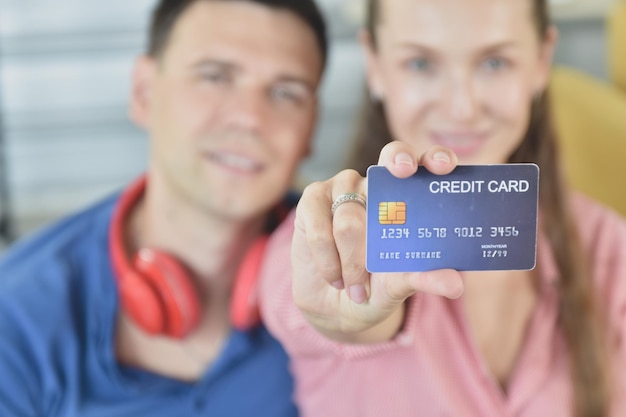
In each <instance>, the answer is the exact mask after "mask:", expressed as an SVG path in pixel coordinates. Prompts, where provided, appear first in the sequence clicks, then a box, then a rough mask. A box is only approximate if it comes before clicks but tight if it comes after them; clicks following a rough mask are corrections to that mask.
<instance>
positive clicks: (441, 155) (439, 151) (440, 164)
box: [419, 146, 459, 175]
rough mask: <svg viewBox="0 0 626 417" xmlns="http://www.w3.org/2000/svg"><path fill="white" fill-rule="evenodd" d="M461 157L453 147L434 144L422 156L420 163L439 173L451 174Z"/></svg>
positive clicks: (434, 172)
mask: <svg viewBox="0 0 626 417" xmlns="http://www.w3.org/2000/svg"><path fill="white" fill-rule="evenodd" d="M458 163H459V159H458V157H457V156H456V154H455V153H454V151H452V150H451V149H448V148H445V147H443V146H433V147H431V148H430V149H428V150H427V151H426V152H424V154H423V155H422V156H421V157H420V160H419V165H421V166H423V167H424V168H426V169H427V170H428V171H430V172H432V173H433V174H437V175H445V174H449V173H450V172H452V171H453V170H454V168H456V166H457V164H458Z"/></svg>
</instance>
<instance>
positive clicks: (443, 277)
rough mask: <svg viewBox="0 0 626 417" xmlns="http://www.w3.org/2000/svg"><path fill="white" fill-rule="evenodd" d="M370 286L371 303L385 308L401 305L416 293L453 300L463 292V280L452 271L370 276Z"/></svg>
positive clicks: (441, 270)
mask: <svg viewBox="0 0 626 417" xmlns="http://www.w3.org/2000/svg"><path fill="white" fill-rule="evenodd" d="M371 285H372V296H371V301H372V302H373V303H377V304H379V305H387V306H394V305H397V304H401V303H403V302H404V301H405V300H406V299H407V298H409V297H410V296H412V295H413V294H415V293H416V292H418V291H419V292H422V293H425V294H432V295H439V296H442V297H447V298H451V299H454V298H458V297H460V296H461V295H462V294H463V290H464V284H463V278H462V276H461V274H460V273H459V272H458V271H456V270H454V269H439V270H435V271H427V272H403V273H384V274H383V273H381V274H372V284H371Z"/></svg>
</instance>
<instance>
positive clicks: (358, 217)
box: [333, 171, 369, 304]
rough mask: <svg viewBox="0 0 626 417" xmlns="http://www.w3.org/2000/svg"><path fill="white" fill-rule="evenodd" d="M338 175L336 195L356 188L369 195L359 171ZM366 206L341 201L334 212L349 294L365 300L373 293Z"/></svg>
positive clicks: (335, 232)
mask: <svg viewBox="0 0 626 417" xmlns="http://www.w3.org/2000/svg"><path fill="white" fill-rule="evenodd" d="M347 173H348V174H350V175H344V176H338V177H337V180H338V181H336V182H335V186H334V187H333V197H334V198H337V197H339V196H340V195H341V194H343V193H346V192H355V193H357V194H360V195H362V196H363V197H365V198H366V197H367V193H366V183H365V179H364V178H363V177H361V176H359V175H358V174H356V172H355V171H352V172H351V171H347ZM365 224H366V211H365V208H364V207H363V206H362V205H361V204H359V203H357V202H354V201H349V202H346V203H343V204H341V205H340V206H338V207H337V208H336V209H335V212H334V215H333V236H334V239H335V245H336V248H337V252H338V253H339V258H340V260H341V275H342V279H343V285H344V286H345V288H346V289H347V293H348V296H349V297H350V299H351V300H352V301H354V302H356V303H359V304H360V303H363V302H364V301H365V300H367V298H368V296H369V295H368V294H369V273H368V272H367V270H366V269H365Z"/></svg>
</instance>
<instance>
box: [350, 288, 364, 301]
mask: <svg viewBox="0 0 626 417" xmlns="http://www.w3.org/2000/svg"><path fill="white" fill-rule="evenodd" d="M366 297H367V294H366V293H365V287H364V286H362V285H358V284H357V285H352V286H351V287H350V299H352V301H354V302H355V303H357V304H362V303H363V301H365V298H366Z"/></svg>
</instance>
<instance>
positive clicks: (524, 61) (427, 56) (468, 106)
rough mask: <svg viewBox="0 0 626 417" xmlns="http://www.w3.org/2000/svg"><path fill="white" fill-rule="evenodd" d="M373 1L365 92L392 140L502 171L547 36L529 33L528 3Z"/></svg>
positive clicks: (542, 81)
mask: <svg viewBox="0 0 626 417" xmlns="http://www.w3.org/2000/svg"><path fill="white" fill-rule="evenodd" d="M378 1H379V11H380V13H381V15H380V16H379V19H378V25H377V28H376V36H377V45H376V48H373V47H372V44H371V42H370V40H369V39H368V38H367V37H364V43H365V46H366V50H367V56H368V70H369V72H368V78H369V85H370V90H371V91H372V93H373V94H374V95H376V96H379V97H380V98H381V99H382V100H383V102H384V104H385V109H386V115H387V120H388V122H389V126H390V129H391V132H392V134H393V135H394V139H397V140H401V141H404V142H409V143H412V144H413V145H415V146H416V147H418V148H419V149H421V150H422V151H425V150H426V149H428V148H429V147H430V146H432V145H443V146H446V147H448V148H451V149H453V150H454V151H455V152H456V153H457V155H458V156H459V159H460V162H461V163H463V164H489V163H504V162H506V161H507V159H508V157H509V155H510V154H511V153H512V152H513V151H514V150H515V149H516V148H517V147H518V146H519V144H520V142H521V141H522V139H523V136H524V134H525V133H526V129H527V126H528V123H529V119H530V107H531V102H532V99H533V97H534V96H535V95H536V94H539V93H540V92H541V91H543V90H544V88H545V87H546V84H547V80H548V76H549V68H550V62H551V59H552V51H553V49H554V44H555V42H556V32H555V31H554V30H551V31H550V33H549V34H548V37H547V38H546V39H545V40H541V39H540V38H539V36H538V34H537V30H536V26H535V24H534V21H533V17H532V16H533V4H532V1H531V0H393V1H382V0H378Z"/></svg>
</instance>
